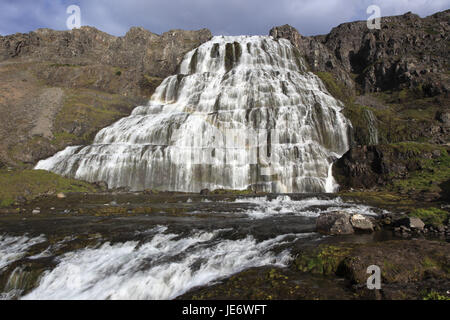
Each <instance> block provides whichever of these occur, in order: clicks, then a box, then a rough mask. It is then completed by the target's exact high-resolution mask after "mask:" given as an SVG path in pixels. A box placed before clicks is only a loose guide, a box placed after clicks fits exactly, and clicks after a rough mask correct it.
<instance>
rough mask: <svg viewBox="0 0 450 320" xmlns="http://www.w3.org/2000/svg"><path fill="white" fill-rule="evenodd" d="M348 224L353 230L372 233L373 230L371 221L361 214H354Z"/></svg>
mask: <svg viewBox="0 0 450 320" xmlns="http://www.w3.org/2000/svg"><path fill="white" fill-rule="evenodd" d="M350 223H351V224H352V227H353V228H354V229H355V230H359V231H365V232H373V229H374V226H373V223H372V221H371V220H370V219H369V218H368V217H365V216H363V215H362V214H354V215H353V216H352V217H351V218H350Z"/></svg>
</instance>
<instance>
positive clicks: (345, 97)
mask: <svg viewBox="0 0 450 320" xmlns="http://www.w3.org/2000/svg"><path fill="white" fill-rule="evenodd" d="M315 74H316V75H317V76H318V77H319V78H320V80H322V82H323V83H324V84H325V87H326V88H327V90H328V91H329V92H330V94H331V95H332V96H333V97H335V98H336V99H339V100H341V101H342V102H344V103H345V105H346V106H347V105H349V104H350V105H351V104H353V98H354V97H353V94H351V93H350V92H349V90H347V89H346V88H345V87H344V86H343V85H342V84H340V83H339V82H338V81H336V79H335V78H334V76H333V75H332V74H331V73H329V72H320V71H318V72H316V73H315Z"/></svg>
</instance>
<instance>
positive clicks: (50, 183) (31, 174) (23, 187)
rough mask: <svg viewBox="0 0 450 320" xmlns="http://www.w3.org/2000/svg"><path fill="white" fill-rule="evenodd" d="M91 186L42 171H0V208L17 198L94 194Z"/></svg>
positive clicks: (10, 203)
mask: <svg viewBox="0 0 450 320" xmlns="http://www.w3.org/2000/svg"><path fill="white" fill-rule="evenodd" d="M96 190H97V189H96V187H94V186H93V185H91V184H89V183H87V182H83V181H79V180H75V179H68V178H64V177H62V176H59V175H57V174H54V173H51V172H48V171H44V170H11V171H8V170H5V169H1V170H0V206H1V207H6V206H10V205H12V204H13V203H14V201H15V199H16V198H17V197H18V196H22V197H25V198H26V199H27V200H31V199H33V198H35V197H37V196H39V195H41V194H46V193H58V192H64V193H69V192H95V191H96Z"/></svg>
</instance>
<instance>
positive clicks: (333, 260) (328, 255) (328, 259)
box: [294, 245, 352, 275]
mask: <svg viewBox="0 0 450 320" xmlns="http://www.w3.org/2000/svg"><path fill="white" fill-rule="evenodd" d="M351 250H352V249H351V248H350V247H338V246H331V245H321V246H319V248H316V249H313V250H309V251H305V252H302V253H301V254H300V255H299V256H298V257H297V258H296V259H295V261H294V266H295V268H296V269H298V270H299V271H302V272H310V273H316V274H323V275H333V274H335V273H336V271H337V269H338V267H339V264H340V263H341V261H342V260H343V259H344V258H345V257H346V256H347V255H348V254H349V253H350V252H351Z"/></svg>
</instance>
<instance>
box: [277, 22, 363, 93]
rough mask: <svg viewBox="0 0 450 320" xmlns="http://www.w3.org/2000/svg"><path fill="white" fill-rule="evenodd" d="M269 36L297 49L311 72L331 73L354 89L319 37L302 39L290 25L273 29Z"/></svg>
mask: <svg viewBox="0 0 450 320" xmlns="http://www.w3.org/2000/svg"><path fill="white" fill-rule="evenodd" d="M269 35H271V36H272V37H274V38H275V39H279V38H285V39H288V40H290V41H291V43H292V44H293V45H294V46H295V47H297V49H299V51H300V54H302V55H304V57H305V59H306V61H307V62H308V64H309V67H310V69H311V71H314V72H317V71H324V72H331V73H333V74H334V75H335V76H336V79H338V80H339V81H341V82H342V83H344V84H345V85H346V86H347V87H348V88H350V89H351V90H353V89H354V88H355V85H354V82H353V80H352V79H351V77H350V75H349V73H348V71H347V70H345V69H344V67H343V65H342V62H341V61H339V60H338V59H337V57H336V56H335V55H334V54H333V53H332V51H330V50H329V49H328V48H327V47H326V45H325V44H324V43H322V41H321V40H320V37H304V36H302V35H301V34H300V33H299V32H298V31H297V30H296V29H295V28H293V27H291V26H290V25H284V26H281V27H274V28H272V29H271V30H270V32H269Z"/></svg>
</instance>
